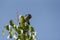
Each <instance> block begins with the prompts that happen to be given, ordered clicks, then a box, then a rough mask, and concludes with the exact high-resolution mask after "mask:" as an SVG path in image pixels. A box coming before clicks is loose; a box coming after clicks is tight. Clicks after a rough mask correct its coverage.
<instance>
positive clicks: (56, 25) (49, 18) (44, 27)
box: [0, 0, 60, 40]
mask: <svg viewBox="0 0 60 40" xmlns="http://www.w3.org/2000/svg"><path fill="white" fill-rule="evenodd" d="M16 9H18V11H19V15H25V14H26V13H30V14H31V15H32V19H31V20H30V22H31V25H32V26H33V27H34V29H35V31H36V32H37V38H38V40H60V0H0V39H1V40H9V39H7V38H6V37H7V35H8V32H7V31H6V34H5V35H2V33H1V30H2V29H4V25H6V24H9V20H10V19H13V20H14V22H15V24H16V25H17V24H18V23H17V19H16V17H17V16H16ZM12 40H13V39H12Z"/></svg>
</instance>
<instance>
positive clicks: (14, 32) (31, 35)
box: [2, 16, 36, 40]
mask: <svg viewBox="0 0 60 40" xmlns="http://www.w3.org/2000/svg"><path fill="white" fill-rule="evenodd" d="M26 18H28V17H26V16H20V17H19V25H17V26H16V25H15V24H14V21H13V20H10V21H9V25H5V26H4V28H5V29H6V30H8V32H9V35H8V36H7V38H14V40H36V38H35V37H36V32H35V30H34V28H33V27H32V26H31V25H30V22H29V20H27V19H26ZM29 19H30V17H29ZM2 33H3V34H4V33H5V32H4V30H2Z"/></svg>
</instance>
